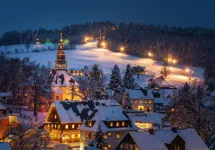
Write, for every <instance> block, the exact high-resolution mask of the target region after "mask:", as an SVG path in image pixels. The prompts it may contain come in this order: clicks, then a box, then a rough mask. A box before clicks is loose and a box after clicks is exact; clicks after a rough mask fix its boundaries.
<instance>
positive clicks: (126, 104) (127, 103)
mask: <svg viewBox="0 0 215 150" xmlns="http://www.w3.org/2000/svg"><path fill="white" fill-rule="evenodd" d="M123 108H124V109H132V107H131V100H130V96H129V93H128V92H127V94H126V97H125V101H124V106H123Z"/></svg>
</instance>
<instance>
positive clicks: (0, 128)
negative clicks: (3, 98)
mask: <svg viewBox="0 0 215 150" xmlns="http://www.w3.org/2000/svg"><path fill="white" fill-rule="evenodd" d="M18 125H19V121H18V119H17V114H9V113H8V112H7V108H6V107H4V106H3V105H2V104H0V140H2V139H4V136H5V133H6V132H7V131H8V129H9V128H10V127H17V126H18Z"/></svg>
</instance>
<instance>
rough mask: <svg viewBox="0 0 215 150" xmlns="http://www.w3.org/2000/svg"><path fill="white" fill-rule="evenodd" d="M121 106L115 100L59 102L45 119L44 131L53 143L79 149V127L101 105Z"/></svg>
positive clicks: (54, 104)
mask: <svg viewBox="0 0 215 150" xmlns="http://www.w3.org/2000/svg"><path fill="white" fill-rule="evenodd" d="M116 104H117V105H119V104H118V103H117V102H116V101H113V100H99V101H96V100H95V101H92V100H88V101H85V100H82V101H76V100H73V101H72V100H65V101H61V100H57V101H55V102H54V103H53V104H52V105H51V107H50V109H49V112H48V115H47V117H46V119H45V122H44V124H45V127H44V129H45V130H46V131H48V133H49V136H50V138H51V140H52V141H57V142H60V143H63V144H69V145H72V146H74V144H76V146H78V147H79V142H80V137H81V135H80V130H79V127H80V126H81V125H82V124H83V123H84V122H85V121H86V120H87V118H89V117H90V116H91V117H92V116H94V115H95V114H94V112H95V110H96V109H97V107H98V106H99V105H105V106H108V105H116Z"/></svg>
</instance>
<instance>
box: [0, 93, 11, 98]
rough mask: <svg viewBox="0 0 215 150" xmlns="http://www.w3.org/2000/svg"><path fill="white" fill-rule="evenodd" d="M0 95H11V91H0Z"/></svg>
mask: <svg viewBox="0 0 215 150" xmlns="http://www.w3.org/2000/svg"><path fill="white" fill-rule="evenodd" d="M0 96H5V97H7V96H12V93H11V92H0Z"/></svg>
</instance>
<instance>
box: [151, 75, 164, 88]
mask: <svg viewBox="0 0 215 150" xmlns="http://www.w3.org/2000/svg"><path fill="white" fill-rule="evenodd" d="M162 81H163V78H162V77H158V78H151V79H149V83H148V88H149V89H154V88H158V87H160V85H161V84H162Z"/></svg>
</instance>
